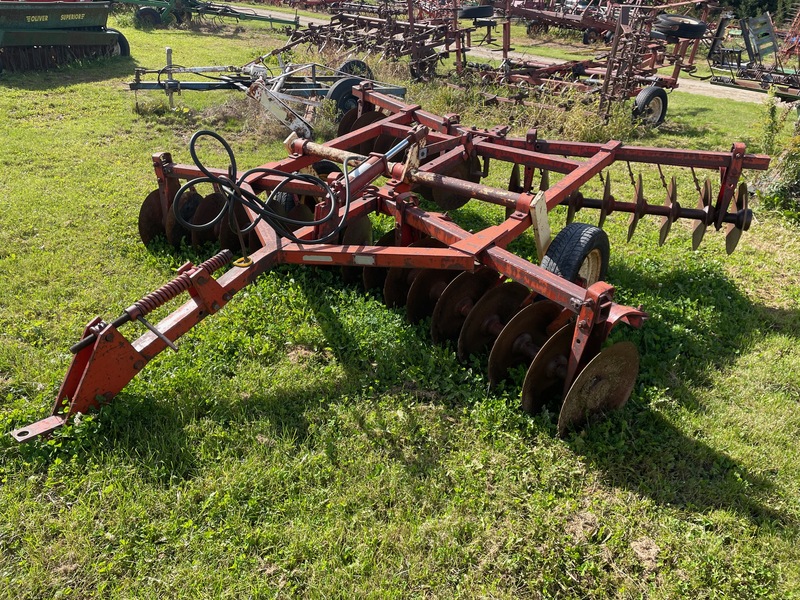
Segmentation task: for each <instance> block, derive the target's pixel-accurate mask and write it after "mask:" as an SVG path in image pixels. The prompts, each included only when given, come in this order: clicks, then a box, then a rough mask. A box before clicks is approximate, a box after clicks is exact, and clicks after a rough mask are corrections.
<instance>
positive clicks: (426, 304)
mask: <svg viewBox="0 0 800 600" xmlns="http://www.w3.org/2000/svg"><path fill="white" fill-rule="evenodd" d="M458 273H459V272H458V271H454V270H451V269H425V270H424V271H422V272H421V273H419V274H418V275H417V276H416V277H415V278H414V281H413V282H412V283H411V287H410V288H409V290H408V298H407V299H406V318H407V319H408V320H409V322H411V323H419V322H420V321H422V319H424V318H425V317H429V316H431V315H432V314H433V308H434V307H435V306H436V301H437V300H438V299H439V296H441V295H442V292H444V290H445V288H446V287H447V285H448V284H449V283H450V282H451V281H452V280H453V279H454V278H455V276H456V275H458Z"/></svg>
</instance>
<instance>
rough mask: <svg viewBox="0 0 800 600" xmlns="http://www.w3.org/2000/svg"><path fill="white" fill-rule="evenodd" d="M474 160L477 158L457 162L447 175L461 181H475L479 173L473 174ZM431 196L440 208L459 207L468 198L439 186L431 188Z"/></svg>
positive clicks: (453, 208) (477, 179) (452, 208)
mask: <svg viewBox="0 0 800 600" xmlns="http://www.w3.org/2000/svg"><path fill="white" fill-rule="evenodd" d="M476 161H477V159H474V160H472V161H467V162H463V163H459V164H458V165H456V167H455V168H453V169H452V170H451V171H450V172H449V173H447V176H448V177H455V178H456V179H461V180H463V181H471V182H473V183H477V182H478V181H480V175H475V174H473V173H474V172H475V170H476V168H477V165H476V164H475V162H476ZM431 197H432V200H433V201H434V202H435V203H436V205H437V206H438V207H439V208H441V209H442V210H455V209H457V208H461V207H462V206H464V205H465V204H466V203H467V202H469V200H470V198H469V196H460V195H458V194H454V193H453V192H451V191H449V190H444V189H441V188H432V191H431Z"/></svg>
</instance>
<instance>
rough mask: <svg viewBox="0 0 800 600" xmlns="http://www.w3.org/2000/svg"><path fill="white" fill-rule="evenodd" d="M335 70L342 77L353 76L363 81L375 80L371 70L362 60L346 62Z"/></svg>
mask: <svg viewBox="0 0 800 600" xmlns="http://www.w3.org/2000/svg"><path fill="white" fill-rule="evenodd" d="M336 70H337V71H338V72H339V73H343V74H344V75H354V76H356V77H361V78H363V79H375V75H373V74H372V69H370V68H369V65H368V64H367V63H365V62H364V61H363V60H358V59H352V60H346V61H344V62H343V63H342V64H341V65H339V67H338V68H337V69H336Z"/></svg>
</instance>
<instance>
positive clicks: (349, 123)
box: [336, 108, 358, 137]
mask: <svg viewBox="0 0 800 600" xmlns="http://www.w3.org/2000/svg"><path fill="white" fill-rule="evenodd" d="M357 118H358V108H351V109H350V110H348V111H347V112H346V113H344V115H343V116H342V119H341V120H340V121H339V127H338V128H337V129H336V137H342V136H343V135H347V134H348V133H350V132H351V131H353V123H355V122H356V119H357Z"/></svg>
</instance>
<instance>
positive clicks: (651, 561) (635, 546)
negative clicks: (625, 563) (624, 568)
mask: <svg viewBox="0 0 800 600" xmlns="http://www.w3.org/2000/svg"><path fill="white" fill-rule="evenodd" d="M631 549H632V550H633V553H634V554H635V555H636V558H638V559H639V562H641V563H642V566H644V570H645V571H646V572H648V573H650V572H652V571H655V570H656V568H657V567H658V553H659V547H658V546H657V545H656V543H655V542H654V541H653V540H651V539H650V538H649V537H643V538H639V539H638V540H635V541H633V542H631Z"/></svg>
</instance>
